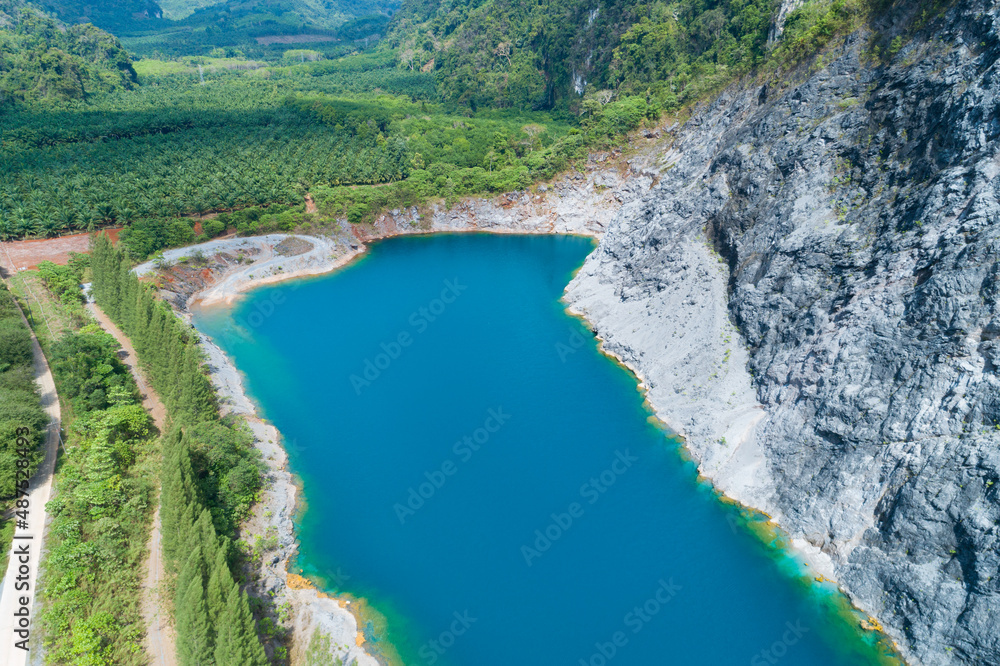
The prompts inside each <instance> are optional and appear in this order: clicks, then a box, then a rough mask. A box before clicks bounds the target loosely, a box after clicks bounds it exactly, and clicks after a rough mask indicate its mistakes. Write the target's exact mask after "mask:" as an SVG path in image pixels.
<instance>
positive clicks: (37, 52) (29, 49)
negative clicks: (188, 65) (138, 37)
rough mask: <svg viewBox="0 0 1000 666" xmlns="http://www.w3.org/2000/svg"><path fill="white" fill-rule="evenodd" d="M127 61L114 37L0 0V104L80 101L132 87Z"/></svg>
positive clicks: (131, 71) (132, 75) (11, 0)
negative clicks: (67, 24) (68, 24)
mask: <svg viewBox="0 0 1000 666" xmlns="http://www.w3.org/2000/svg"><path fill="white" fill-rule="evenodd" d="M135 82H136V73H135V70H134V69H133V68H132V60H131V58H130V57H129V54H128V53H127V52H126V51H125V49H124V48H123V47H122V45H121V43H120V42H119V41H118V39H117V38H115V37H114V36H113V35H110V34H108V33H107V32H104V31H103V30H100V29H98V28H95V27H94V26H92V25H75V26H66V25H64V24H63V23H61V22H60V21H58V20H56V19H54V18H52V17H51V16H48V15H46V14H45V13H43V12H41V11H39V10H38V9H36V8H34V7H32V6H30V5H27V4H26V3H23V2H19V1H18V0H0V106H2V105H4V104H9V103H12V102H15V101H32V100H71V99H72V100H83V99H86V98H87V97H89V96H91V95H93V94H95V93H99V92H110V91H114V90H128V89H131V88H132V87H134V85H135Z"/></svg>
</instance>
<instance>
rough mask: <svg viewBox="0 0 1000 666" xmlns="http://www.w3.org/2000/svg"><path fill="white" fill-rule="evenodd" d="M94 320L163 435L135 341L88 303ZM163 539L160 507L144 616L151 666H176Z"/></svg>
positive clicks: (160, 413) (162, 415) (160, 409)
mask: <svg viewBox="0 0 1000 666" xmlns="http://www.w3.org/2000/svg"><path fill="white" fill-rule="evenodd" d="M87 309H88V310H90V312H91V314H93V315H94V318H96V319H97V322H98V323H99V324H100V325H101V328H103V329H104V330H105V331H107V332H108V333H110V334H111V335H113V336H115V339H116V340H118V344H120V345H121V346H122V349H124V350H125V352H126V356H125V358H124V359H122V362H123V363H124V364H125V365H127V366H128V369H129V370H130V371H131V372H132V376H133V377H135V382H136V384H138V386H139V391H140V392H141V393H142V404H143V406H144V407H145V408H146V411H147V412H149V415H150V416H151V417H153V423H155V424H156V427H157V428H159V430H160V431H161V432H162V431H163V426H164V424H165V423H166V420H167V409H166V407H164V406H163V403H162V402H160V399H159V397H157V395H156V393H154V392H153V389H151V388H150V387H149V384H147V383H146V380H145V378H144V377H143V376H142V373H141V372H139V367H138V365H137V363H138V357H137V356H136V355H135V349H133V348H132V343H131V341H130V340H129V339H128V338H127V337H125V334H124V333H122V332H121V331H120V330H119V329H118V327H117V326H115V324H114V322H112V321H111V320H110V319H108V316H107V315H106V314H104V312H103V311H102V310H101V309H100V308H99V307H97V305H95V304H94V303H88V304H87ZM161 543H162V541H161V537H160V507H159V505H157V507H156V511H155V512H154V513H153V527H152V531H151V532H150V535H149V558H148V559H147V560H146V576H145V580H143V581H142V615H143V617H144V618H145V620H146V627H147V628H148V629H147V632H146V651H147V652H148V653H149V658H150V661H151V663H153V664H156V665H157V666H176V664H177V650H176V647H175V636H174V629H173V626H171V624H170V617H169V615H168V614H167V613H166V612H164V611H163V603H162V600H161V598H160V596H161V592H162V590H161V589H160V587H161V583H162V581H163V579H164V569H163V552H162V548H161Z"/></svg>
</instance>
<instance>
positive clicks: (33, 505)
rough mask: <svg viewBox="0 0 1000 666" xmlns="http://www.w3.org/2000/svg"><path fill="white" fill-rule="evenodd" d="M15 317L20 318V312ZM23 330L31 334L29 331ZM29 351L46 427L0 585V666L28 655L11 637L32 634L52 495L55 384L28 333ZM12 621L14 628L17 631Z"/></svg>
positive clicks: (56, 417) (57, 412) (16, 662)
mask: <svg viewBox="0 0 1000 666" xmlns="http://www.w3.org/2000/svg"><path fill="white" fill-rule="evenodd" d="M21 317H22V318H23V317H24V314H23V313H22V315H21ZM24 325H25V327H28V321H27V320H25V321H24ZM28 330H31V329H30V327H29V328H28ZM31 347H32V352H33V354H34V359H33V360H34V363H33V365H34V373H35V381H36V382H37V383H38V387H39V389H40V391H41V403H42V408H43V409H44V410H45V413H46V414H47V415H48V417H49V425H48V426H47V431H48V432H47V433H46V438H45V458H44V460H43V461H42V464H41V466H39V468H38V470H37V471H36V472H35V475H34V476H33V477H32V478H31V481H30V484H29V486H28V495H27V497H26V499H27V500H28V504H27V507H26V508H25V507H24V506H23V505H22V507H21V508H19V509H16V510H22V511H23V510H27V513H28V515H27V520H26V521H25V522H24V523H20V522H19V524H18V525H17V529H16V530H15V532H14V543H13V544H12V547H11V549H12V552H11V556H10V559H9V560H8V562H7V573H6V575H5V576H4V580H3V592H2V594H0V663H2V664H5V665H6V666H22V665H23V664H26V663H28V650H26V649H21V648H19V647H18V646H17V643H19V642H20V641H21V640H23V639H24V638H26V637H27V636H26V634H25V633H21V634H18V633H16V632H18V631H24V626H23V625H24V624H25V623H27V630H28V631H32V632H33V631H37V629H36V628H35V627H34V620H35V617H34V616H35V611H36V610H37V608H36V607H35V589H36V587H37V586H38V563H39V560H40V559H41V554H42V550H43V548H44V539H45V503H46V502H48V501H49V495H50V494H51V491H52V473H53V471H54V470H55V464H56V454H57V453H58V451H59V438H60V435H59V427H60V417H61V414H60V410H59V396H58V395H56V385H55V382H54V381H53V379H52V372H51V371H50V370H49V364H48V363H47V362H46V360H45V355H44V354H42V348H41V347H40V346H39V345H38V339H37V338H35V334H34V333H32V334H31ZM22 499H25V498H22ZM25 584H26V585H25ZM22 608H23V609H26V612H27V617H26V619H25V620H23V621H22V619H21V617H20V616H16V615H15V613H18V612H20V611H21V609H22ZM15 622H17V623H18V625H17V626H15ZM32 649H34V647H32Z"/></svg>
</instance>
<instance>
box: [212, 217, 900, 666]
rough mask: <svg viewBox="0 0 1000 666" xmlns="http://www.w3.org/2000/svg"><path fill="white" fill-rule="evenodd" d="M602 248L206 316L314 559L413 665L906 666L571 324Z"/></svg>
mask: <svg viewBox="0 0 1000 666" xmlns="http://www.w3.org/2000/svg"><path fill="white" fill-rule="evenodd" d="M592 248H593V242H592V241H590V240H588V239H584V238H579V237H570V236H487V235H468V234H456V235H436V236H426V237H408V238H398V239H393V240H389V241H384V242H380V243H376V244H374V245H373V246H372V247H371V251H370V252H369V253H368V254H367V256H365V257H364V258H363V259H361V260H359V261H357V262H355V263H353V264H351V265H350V266H348V267H346V268H345V269H343V270H341V271H339V272H337V273H335V274H332V275H329V276H326V277H323V278H318V279H311V280H305V281H296V282H291V283H285V284H280V285H276V286H271V287H266V288H262V289H258V290H255V291H253V292H252V293H251V294H250V295H249V297H248V298H246V299H245V300H243V301H241V302H240V303H239V304H238V305H237V306H236V307H235V308H233V309H219V308H216V309H211V310H205V311H202V312H199V313H197V314H196V317H195V323H196V325H197V326H198V327H199V328H200V329H201V330H203V331H204V332H206V333H207V334H209V335H211V336H212V337H214V338H215V339H216V341H217V342H219V344H220V345H221V346H222V348H223V349H224V350H225V351H226V352H227V353H228V354H230V355H231V357H232V358H233V359H234V361H235V363H236V365H237V366H238V367H239V368H240V369H241V371H243V372H244V373H245V374H246V378H247V386H248V389H249V391H250V394H251V395H252V396H253V397H254V398H255V399H256V400H257V401H258V403H259V404H260V405H261V407H262V411H263V416H264V417H266V418H268V419H270V420H272V421H273V422H274V424H275V425H276V426H277V428H278V429H279V430H280V431H281V432H282V434H283V436H284V437H285V444H286V446H287V448H288V449H289V455H290V462H291V465H292V468H293V470H294V471H295V472H296V473H297V474H298V475H299V476H300V477H301V479H302V482H303V486H304V496H305V500H306V503H307V504H306V506H307V508H306V510H305V511H304V513H303V515H302V517H301V521H300V526H299V534H298V536H299V538H300V541H301V552H300V557H299V561H298V565H299V566H300V567H301V568H302V569H303V571H304V572H305V573H306V574H307V575H309V576H311V577H313V578H314V579H316V580H318V581H320V583H321V584H322V585H325V586H326V587H327V588H328V589H329V590H330V591H336V592H346V593H351V594H353V595H355V596H357V597H363V598H364V599H366V600H367V601H368V602H369V603H370V605H371V607H372V608H373V609H375V610H377V611H378V612H379V613H380V614H381V615H382V616H384V618H386V621H387V627H388V629H387V631H383V630H382V629H381V628H380V626H379V623H378V622H373V623H372V624H370V625H369V626H368V627H367V629H366V631H367V633H368V634H369V638H370V639H372V640H373V641H374V644H375V646H376V648H379V646H381V648H380V649H382V650H383V651H384V652H385V653H386V654H390V653H391V652H392V647H391V646H394V647H395V649H397V650H398V652H399V654H400V655H401V657H402V659H403V661H405V663H407V664H445V665H452V666H492V665H497V666H501V665H502V666H507V665H511V664H527V665H536V664H537V665H539V666H542V665H545V666H548V665H550V664H568V665H579V664H584V665H591V666H601V665H603V664H609V663H614V664H615V665H619V664H620V665H622V666H627V665H635V666H648V665H651V664H696V663H697V664H712V665H714V664H773V663H778V662H779V661H780V663H781V664H787V665H789V666H791V665H793V664H802V665H803V666H826V665H830V666H834V665H848V664H850V665H855V664H876V663H894V662H892V661H891V660H890V659H888V658H886V657H884V656H883V655H884V653H885V652H886V650H885V649H884V647H883V646H881V645H879V644H877V642H876V640H875V638H874V637H873V636H872V635H871V634H866V635H862V633H861V632H860V631H859V630H858V629H857V622H858V618H857V617H855V616H854V615H853V614H852V613H851V612H850V610H849V609H848V608H847V605H846V603H845V602H844V599H843V597H842V596H841V595H839V594H838V593H836V592H835V591H834V590H831V588H830V586H823V585H818V584H813V583H812V581H811V578H810V577H809V576H808V573H807V570H803V569H802V567H800V566H799V565H798V564H797V563H796V562H795V561H793V560H792V559H790V558H788V557H786V556H785V555H783V554H782V551H781V550H780V549H777V548H775V547H773V546H769V545H768V544H767V543H766V542H767V541H768V540H769V537H765V539H763V540H762V539H761V538H760V536H759V534H757V535H755V534H754V532H755V531H756V532H758V533H764V534H765V535H766V530H764V531H762V530H761V529H760V527H761V524H760V523H759V522H755V521H754V519H752V518H750V519H748V518H747V517H746V515H745V512H741V511H740V510H739V509H738V508H736V507H733V506H729V505H726V504H724V503H723V502H720V501H719V500H718V498H717V497H716V496H715V494H714V493H713V492H712V490H711V489H710V488H709V487H708V486H707V485H706V484H704V483H701V482H699V481H698V480H697V478H696V470H695V467H694V465H693V464H691V463H690V462H687V461H685V459H684V457H683V455H682V451H681V449H680V446H679V443H678V442H677V441H676V440H675V439H673V438H672V437H671V436H670V434H669V433H668V432H666V431H665V430H664V429H662V428H661V427H659V426H658V425H657V423H656V421H655V420H654V419H652V418H651V415H650V413H649V411H648V410H647V409H646V407H645V406H644V404H643V397H642V395H641V394H640V393H639V391H638V390H637V387H636V379H635V377H634V376H633V375H632V374H631V373H629V372H628V371H627V370H625V369H624V368H622V367H620V366H619V365H617V364H616V363H614V362H613V361H611V360H610V359H608V358H607V357H605V356H603V355H602V354H600V352H599V351H598V349H597V344H596V341H595V339H594V337H593V335H592V334H591V332H590V331H589V329H588V328H587V327H586V325H585V324H584V322H581V321H580V320H578V319H576V318H573V317H571V316H569V315H568V314H567V313H566V312H565V310H564V305H565V304H564V303H562V302H561V301H560V297H561V295H562V293H563V289H564V287H565V285H566V284H567V282H568V281H569V279H570V278H571V276H572V273H573V271H575V270H576V269H577V268H578V267H579V266H580V264H581V263H582V262H583V259H584V257H585V256H586V255H587V254H588V253H589V252H590V251H591V250H592ZM390 644H391V645H390Z"/></svg>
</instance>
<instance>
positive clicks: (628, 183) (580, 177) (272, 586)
mask: <svg viewBox="0 0 1000 666" xmlns="http://www.w3.org/2000/svg"><path fill="white" fill-rule="evenodd" d="M640 164H643V162H641V161H636V162H635V164H634V165H632V164H627V163H624V162H623V160H622V159H621V158H620V155H612V154H598V155H595V156H594V158H593V159H592V161H591V162H590V164H588V168H587V170H586V174H585V175H584V174H579V173H574V174H570V175H568V176H566V177H564V178H562V179H558V180H557V181H556V182H554V183H552V184H548V185H544V186H541V187H539V188H538V191H534V192H531V191H524V192H517V193H510V194H506V195H501V196H499V197H496V198H494V199H468V200H465V201H462V202H460V203H458V204H457V205H455V206H453V207H451V208H446V207H444V206H440V205H438V206H432V207H429V208H426V209H416V208H412V209H406V210H398V211H392V212H390V213H387V214H384V215H381V216H380V217H378V218H377V219H376V220H375V221H374V222H373V223H372V224H371V225H368V226H367V227H363V228H360V229H358V228H355V231H356V232H357V235H356V236H355V235H354V234H352V233H351V231H350V227H348V226H347V225H346V224H345V225H343V226H342V227H341V228H340V229H339V230H335V231H334V232H333V233H330V234H329V235H328V236H323V237H318V236H306V235H301V234H295V235H289V234H270V235H267V236H257V237H249V238H231V239H223V240H216V241H210V242H208V243H202V244H200V245H196V246H189V247H185V248H177V249H173V250H167V251H166V252H164V255H163V259H162V260H160V262H159V265H160V266H161V267H163V266H170V267H176V266H178V265H179V263H190V261H191V257H199V259H198V262H199V263H198V265H197V266H193V267H192V269H193V270H192V271H190V272H191V273H192V275H193V276H194V279H190V276H189V279H186V280H170V281H166V282H163V281H161V284H160V291H161V294H162V295H163V296H164V298H165V300H167V301H168V302H170V303H172V304H173V306H174V308H175V309H176V310H177V311H178V312H179V314H180V315H181V316H182V317H183V318H184V319H185V320H186V321H188V322H189V323H190V321H191V308H196V307H211V306H217V305H220V304H231V303H232V302H233V301H234V300H235V299H236V298H238V297H239V295H240V294H242V293H244V292H246V291H248V290H250V289H253V288H255V287H258V286H262V285H266V284H273V283H276V282H279V281H284V280H292V279H295V278H301V277H306V276H310V275H319V274H323V273H328V272H330V271H333V270H336V269H337V268H339V267H340V266H343V265H344V264H346V263H348V262H349V261H351V260H352V259H354V258H356V257H358V256H360V255H361V254H363V253H364V251H365V249H366V248H365V243H366V242H370V241H373V240H378V239H381V238H389V237H393V236H399V235H408V234H422V233H434V232H489V233H545V234H549V233H570V234H580V235H588V236H592V237H597V238H599V237H600V235H601V234H602V233H603V229H604V227H605V225H607V224H608V223H609V222H610V220H611V218H612V217H613V215H614V214H615V212H616V211H617V209H618V207H619V206H620V205H621V201H622V200H624V199H625V198H626V197H628V198H634V197H637V196H639V195H641V194H642V193H644V192H645V191H647V190H648V188H649V187H650V186H651V185H652V183H653V182H654V181H655V173H653V172H651V171H649V170H648V168H646V167H643V166H639V165H640ZM289 239H297V241H299V244H298V245H297V246H296V247H295V248H294V251H293V252H291V253H288V252H284V253H283V252H282V251H281V250H280V249H279V248H281V247H282V245H283V244H287V242H288V240H289ZM136 272H137V273H138V274H139V275H141V276H147V277H149V276H156V275H159V274H162V271H161V270H160V269H159V268H158V267H157V266H155V265H154V264H153V262H147V263H145V264H142V265H140V266H138V267H137V268H136ZM292 285H293V286H292V287H291V288H295V286H294V285H295V283H292ZM249 324H250V325H253V324H252V322H249ZM200 341H201V345H202V349H203V350H204V352H205V355H206V362H207V366H208V368H209V371H210V378H211V380H212V383H213V385H214V386H215V388H216V391H217V393H218V395H219V398H220V402H221V405H222V412H223V414H236V415H240V416H242V417H243V418H244V419H245V421H246V423H247V425H248V426H249V428H250V429H251V431H252V432H253V435H254V438H255V440H256V444H257V447H258V449H259V450H260V451H261V454H262V457H263V459H264V461H265V463H266V464H267V466H268V472H267V488H266V489H265V492H264V494H263V497H262V499H261V501H260V502H259V503H258V505H257V506H256V507H255V510H254V514H253V517H252V518H251V519H250V520H249V521H248V522H247V523H246V524H244V525H243V527H242V536H243V538H245V539H248V540H253V538H254V537H255V536H257V535H260V536H261V537H262V538H263V537H268V536H270V537H274V538H276V541H277V545H276V547H275V548H274V549H272V550H270V551H268V552H266V553H265V554H264V557H263V559H262V561H261V565H260V570H259V571H258V572H257V574H258V575H257V579H258V580H259V581H260V582H259V583H258V584H255V585H252V586H251V589H250V591H251V593H253V594H255V595H257V596H260V597H272V598H273V599H274V603H275V605H276V606H280V605H282V604H284V603H289V604H291V609H292V613H291V620H290V623H291V628H292V632H293V640H292V645H293V649H292V652H291V655H290V656H291V658H292V663H298V662H299V661H300V660H302V658H303V656H304V653H305V651H306V650H307V649H309V647H310V645H313V647H314V649H315V647H316V646H323V647H325V645H324V641H323V639H322V637H327V638H329V656H330V658H331V660H333V659H338V658H339V659H341V660H342V661H343V662H344V663H345V664H350V663H351V661H352V660H354V661H355V662H356V663H357V666H377V665H378V664H379V661H378V660H377V659H376V658H375V657H373V656H371V655H369V654H368V653H366V652H365V650H364V637H363V635H362V633H361V632H359V630H358V623H359V619H358V618H357V617H356V616H355V615H354V614H353V613H352V609H351V606H350V601H349V600H348V599H336V598H333V597H330V596H328V595H326V594H324V593H323V592H321V591H319V590H317V589H316V588H315V587H314V586H313V585H312V584H311V583H309V582H308V581H306V580H305V579H304V578H302V577H301V576H298V575H297V574H295V573H294V572H290V571H289V565H290V564H291V563H292V562H293V561H294V559H295V554H296V551H297V548H298V544H297V541H296V537H295V527H294V519H295V516H296V512H297V510H298V504H297V502H298V499H297V498H298V496H299V488H298V486H297V483H296V479H295V477H294V476H293V474H292V473H291V471H290V470H289V468H288V456H287V453H286V451H285V448H284V447H283V445H282V443H281V439H280V437H281V436H280V433H279V432H278V431H277V429H276V428H274V426H272V425H270V424H268V423H266V422H265V421H263V420H261V419H260V418H259V417H258V415H257V409H256V406H255V405H254V403H253V401H252V400H251V399H250V398H249V397H248V396H247V395H246V393H245V390H244V387H243V379H242V376H241V374H240V372H239V371H238V370H237V368H236V367H235V366H234V365H233V363H232V362H231V361H230V359H229V358H228V357H227V356H226V354H225V353H224V352H223V351H222V350H221V349H220V348H219V347H218V345H216V344H215V343H214V342H213V341H212V340H211V339H209V338H207V337H205V336H200ZM334 577H335V576H334ZM272 595H273V596H272ZM317 636H319V637H321V638H319V639H318V640H317Z"/></svg>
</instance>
